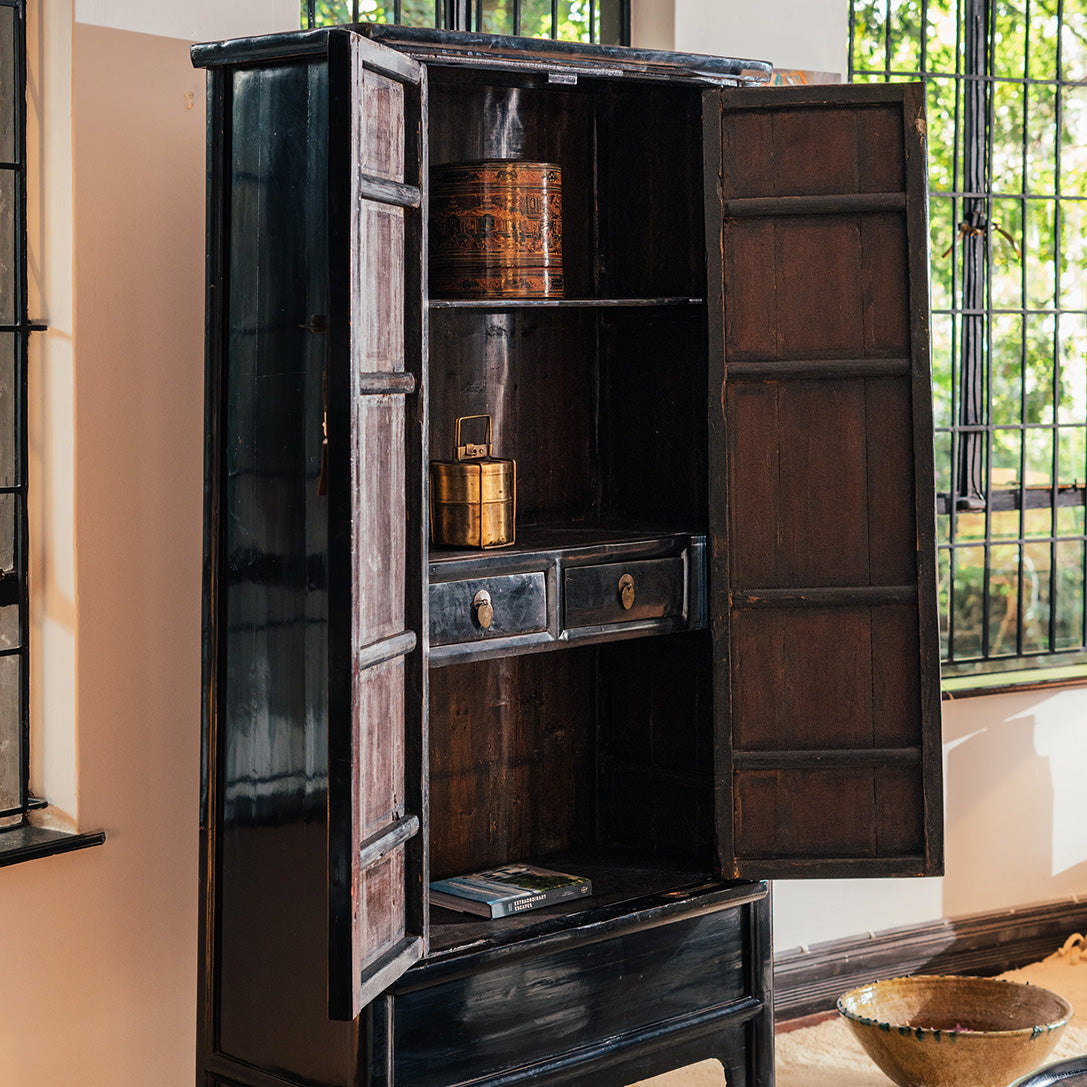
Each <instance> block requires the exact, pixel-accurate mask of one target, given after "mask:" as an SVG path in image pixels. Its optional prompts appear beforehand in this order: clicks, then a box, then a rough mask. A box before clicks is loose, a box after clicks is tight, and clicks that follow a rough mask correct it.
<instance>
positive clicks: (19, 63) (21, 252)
mask: <svg viewBox="0 0 1087 1087" xmlns="http://www.w3.org/2000/svg"><path fill="white" fill-rule="evenodd" d="M25 103H26V10H25V4H24V0H0V829H5V828H10V827H19V826H21V825H22V824H23V823H24V822H25V821H26V816H27V812H28V811H29V810H30V809H31V808H32V807H35V806H40V805H38V804H37V802H36V801H34V799H33V798H32V797H31V796H30V791H29V750H28V749H29V710H28V705H29V699H28V690H27V689H28V681H29V662H28V657H27V626H28V615H27V612H28V601H27V571H26V563H27V507H26V499H27V495H26V467H27V435H26V401H27V392H26V388H27V386H26V356H27V341H28V339H29V337H30V333H31V331H32V330H33V328H34V326H32V325H31V324H30V322H29V321H28V319H27V290H26V283H27V279H26V166H25V158H26V155H25V151H26V120H25V116H24V114H25V110H26V105H25Z"/></svg>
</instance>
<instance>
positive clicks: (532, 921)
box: [430, 850, 722, 957]
mask: <svg viewBox="0 0 1087 1087" xmlns="http://www.w3.org/2000/svg"><path fill="white" fill-rule="evenodd" d="M531 863H533V864H540V865H543V866H544V867H548V868H554V869H556V870H558V871H568V872H576V873H577V874H578V875H582V876H587V877H588V878H589V879H591V880H592V884H593V894H592V896H591V897H590V898H583V899H574V900H572V901H570V902H564V903H562V904H561V905H558V906H550V907H545V908H543V909H538V910H531V911H529V912H528V913H522V914H516V915H514V916H511V917H502V918H498V919H496V920H494V921H490V920H487V919H486V918H482V917H476V916H474V915H473V914H470V913H458V912H456V911H454V910H446V909H442V908H441V907H438V906H433V907H431V911H430V918H431V929H430V947H431V955H432V956H433V957H439V956H441V955H442V953H444V952H449V951H452V950H453V949H456V948H459V947H466V946H468V947H473V948H476V949H479V948H480V947H483V946H489V947H494V946H500V945H502V944H504V943H508V942H510V941H511V940H515V939H523V938H525V937H526V936H528V935H541V934H544V933H547V932H553V931H557V930H560V929H563V928H566V927H569V926H576V925H578V924H580V923H583V922H584V921H585V920H586V919H587V915H590V916H592V915H595V916H596V917H597V918H603V917H604V916H605V915H607V914H608V913H609V912H610V911H611V910H612V909H613V908H614V907H616V906H618V905H620V904H628V903H633V902H639V901H641V902H645V903H646V904H647V905H651V904H654V903H655V902H656V900H657V899H658V898H659V897H660V896H670V897H676V896H677V895H678V894H679V893H681V892H684V891H686V892H690V893H695V892H697V891H699V890H704V889H705V888H706V887H708V886H710V885H712V886H713V887H714V888H716V889H718V890H719V889H720V888H721V886H722V885H721V884H720V883H719V882H716V881H714V880H713V879H712V875H711V873H710V871H709V869H708V867H707V868H706V869H698V868H695V867H694V866H693V864H683V863H669V862H668V861H664V860H659V859H658V860H653V859H650V858H636V857H624V856H621V855H611V856H609V855H607V854H606V853H599V852H596V851H586V850H578V851H569V852H566V853H562V854H558V855H555V856H549V857H537V858H533V859H532V861H531Z"/></svg>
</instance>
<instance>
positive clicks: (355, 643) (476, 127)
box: [194, 26, 941, 1087]
mask: <svg viewBox="0 0 1087 1087" xmlns="http://www.w3.org/2000/svg"><path fill="white" fill-rule="evenodd" d="M194 61H195V63H197V64H198V65H200V66H202V67H206V68H207V69H208V79H209V104H208V126H209V152H208V171H209V182H208V192H209V202H208V224H207V229H208V325H207V327H208V341H207V364H208V382H207V390H208V393H207V419H208V426H207V448H206V464H207V492H206V493H207V505H206V533H207V536H206V538H207V550H206V562H205V641H204V677H205V698H204V738H205V744H204V775H203V790H204V792H203V797H202V824H201V825H202V835H203V839H202V840H203V850H202V882H203V898H202V902H203V912H202V923H201V940H202V946H203V973H202V981H201V1009H202V1012H201V1033H200V1053H199V1061H198V1080H199V1082H200V1083H202V1084H218V1085H233V1087H237V1085H248V1087H264V1085H268V1087H271V1085H272V1084H294V1085H298V1087H302V1085H320V1087H334V1085H335V1087H338V1085H355V1084H381V1085H392V1084H396V1085H409V1084H410V1085H418V1087H424V1085H431V1084H433V1085H434V1087H438V1085H443V1087H444V1085H452V1084H461V1083H468V1082H471V1083H474V1084H490V1085H492V1087H498V1085H499V1084H514V1083H519V1082H523V1081H528V1080H532V1081H533V1082H540V1083H579V1084H601V1085H621V1084H626V1083H630V1082H632V1081H633V1080H636V1079H639V1078H643V1077H646V1076H650V1075H654V1074H657V1073H659V1072H662V1071H665V1070H667V1069H670V1068H674V1067H678V1066H680V1065H683V1064H686V1063H691V1062H694V1061H697V1060H700V1059H703V1058H705V1057H710V1056H713V1057H717V1058H719V1059H720V1060H721V1061H722V1063H723V1064H724V1066H725V1068H726V1072H727V1076H728V1082H729V1084H730V1087H754V1085H756V1084H757V1085H760V1087H770V1085H771V1084H772V1082H773V1055H772V1054H773V1046H772V1006H771V1004H772V1001H771V993H770V906H769V893H768V887H769V885H768V883H767V882H765V881H767V880H769V879H773V878H777V877H789V878H795V877H798V876H804V875H812V876H820V877H822V876H834V875H851V876H864V875H873V876H874V875H920V874H932V873H935V872H937V871H938V870H939V866H940V864H941V812H940V781H939V765H940V736H939V700H938V696H939V670H938V636H937V627H936V619H935V561H934V539H933V495H932V464H931V456H932V453H931V409H930V406H929V384H928V337H927V294H926V286H925V284H926V274H927V241H926V239H927V225H926V200H925V180H924V179H925V164H924V119H923V95H922V94H921V92H920V91H919V90H918V89H917V88H913V87H908V86H881V87H876V86H868V87H836V88H791V89H783V88H767V87H760V86H759V85H758V84H759V83H761V82H765V80H766V78H767V76H768V67H767V66H766V65H765V64H759V63H756V62H747V61H732V60H725V59H720V58H707V57H691V56H680V55H673V54H663V53H652V52H646V51H639V50H624V49H612V48H607V47H589V46H567V45H562V44H558V43H541V42H535V43H533V42H527V41H522V40H516V39H501V38H486V37H478V36H471V35H453V34H441V33H437V32H428V31H408V30H403V29H401V28H393V27H376V26H373V27H369V26H368V27H361V28H357V29H356V30H349V29H337V30H330V31H317V32H310V33H305V34H291V35H280V36H274V37H268V38H260V39H251V40H245V41H237V42H228V43H222V44H217V45H205V46H198V47H196V48H195V49H194ZM494 157H507V158H522V159H528V160H533V161H546V162H556V163H558V164H560V166H561V168H562V176H563V249H564V252H563V259H564V272H565V280H566V290H565V295H564V296H563V297H562V298H552V299H546V300H522V299H513V300H510V299H494V300H490V299H475V300H471V301H458V300H453V299H448V298H431V297H430V296H429V291H428V286H427V271H428V262H427V202H428V170H429V166H430V164H440V163H447V162H463V161H471V160H475V159H480V158H494ZM480 413H486V414H489V415H491V416H492V417H493V419H494V425H495V441H496V446H497V449H498V451H499V452H500V454H501V455H502V456H505V457H513V458H515V459H516V461H517V471H518V496H517V505H518V524H517V542H516V544H515V545H513V546H511V547H508V548H502V549H497V550H490V551H465V550H459V551H457V550H454V551H450V550H443V549H438V548H432V547H431V546H430V545H429V544H428V524H427V513H426V511H427V501H426V499H427V464H428V461H429V460H430V459H431V458H435V459H447V458H448V456H449V453H450V446H451V445H452V435H453V424H454V420H455V418H456V417H457V416H466V415H475V414H480ZM624 585H625V586H626V590H625V592H624V589H623V586H624ZM481 591H486V592H488V593H489V594H490V600H491V602H492V606H493V611H494V616H493V621H492V622H491V623H490V625H484V624H481V623H480V622H479V619H478V615H477V613H476V612H475V611H474V610H473V601H474V600H475V599H476V597H477V594H479V593H480V592H481ZM523 859H533V860H536V861H539V862H542V863H544V864H547V865H549V866H551V867H557V868H560V869H564V870H569V871H577V872H579V873H581V874H584V875H587V876H589V877H590V878H591V879H592V881H593V888H594V893H593V896H592V897H591V898H589V899H585V900H581V901H578V902H577V903H572V904H569V905H566V906H563V907H555V908H550V909H543V910H538V911H533V912H529V913H526V914H522V915H519V916H516V917H511V918H505V919H502V920H500V921H483V920H481V919H478V918H475V917H472V916H471V915H468V914H459V913H453V912H449V911H446V910H442V909H438V908H433V909H431V908H428V905H427V901H426V887H427V884H428V883H429V881H430V880H431V879H436V878H442V877H445V876H449V875H454V874H461V873H465V872H470V871H472V870H475V869H478V868H480V867H485V866H490V865H493V864H497V863H504V862H508V861H514V860H523Z"/></svg>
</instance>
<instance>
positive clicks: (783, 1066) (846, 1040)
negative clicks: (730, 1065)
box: [632, 933, 1087, 1087]
mask: <svg viewBox="0 0 1087 1087" xmlns="http://www.w3.org/2000/svg"><path fill="white" fill-rule="evenodd" d="M1000 976H1001V977H1002V978H1007V979H1008V980H1010V981H1025V982H1029V983H1030V984H1031V985H1040V986H1042V988H1044V989H1051V990H1052V991H1053V992H1055V993H1059V994H1060V995H1061V996H1063V997H1064V998H1065V999H1066V1000H1067V1001H1069V1003H1071V1005H1072V1007H1073V1008H1074V1009H1076V1011H1077V1012H1079V1013H1081V1014H1077V1015H1075V1016H1074V1017H1073V1019H1072V1021H1071V1022H1070V1023H1069V1024H1068V1026H1067V1027H1065V1030H1064V1034H1063V1035H1061V1038H1060V1041H1059V1042H1058V1043H1057V1045H1056V1047H1055V1048H1054V1050H1053V1052H1052V1054H1051V1055H1050V1056H1049V1057H1048V1058H1047V1059H1046V1063H1047V1064H1048V1063H1049V1062H1050V1061H1057V1060H1062V1059H1064V1058H1065V1057H1076V1056H1080V1055H1081V1054H1087V937H1084V936H1081V935H1079V934H1078V933H1077V934H1076V935H1074V936H1070V937H1069V938H1068V940H1067V941H1066V942H1065V944H1064V946H1063V947H1062V948H1060V950H1058V951H1055V952H1054V953H1053V954H1052V955H1050V956H1049V957H1048V958H1046V959H1043V960H1042V961H1041V962H1036V963H1031V965H1030V966H1025V967H1023V969H1022V970H1009V971H1008V972H1007V973H1006V974H1001V975H1000ZM775 1048H776V1050H777V1060H776V1065H777V1087H887V1085H888V1084H889V1083H890V1082H891V1081H890V1080H889V1079H888V1078H887V1077H886V1076H885V1075H884V1074H883V1073H882V1072H881V1071H880V1070H879V1069H878V1068H876V1066H875V1065H874V1064H873V1063H872V1062H871V1060H870V1059H869V1058H868V1055H867V1054H866V1053H865V1052H864V1050H863V1049H861V1047H860V1044H859V1043H858V1042H857V1041H855V1040H854V1038H853V1035H852V1034H851V1033H850V1031H849V1028H848V1027H847V1026H846V1025H845V1023H844V1022H842V1020H841V1019H840V1018H838V1017H837V1016H835V1017H834V1018H832V1019H828V1020H826V1021H825V1022H822V1023H818V1024H816V1025H815V1026H811V1027H801V1028H800V1029H798V1030H791V1031H787V1032H785V1033H783V1034H779V1035H778V1036H777V1039H776V1043H775ZM724 1084H725V1074H724V1071H723V1070H722V1068H721V1065H720V1064H719V1063H718V1062H717V1061H702V1062H701V1063H700V1064H693V1065H690V1066H689V1067H687V1068H680V1069H678V1070H676V1071H675V1072H668V1073H667V1074H665V1075H663V1076H655V1077H654V1078H653V1079H646V1080H641V1081H639V1082H638V1083H637V1084H633V1085H632V1087H723V1085H724Z"/></svg>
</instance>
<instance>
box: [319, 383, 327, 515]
mask: <svg viewBox="0 0 1087 1087" xmlns="http://www.w3.org/2000/svg"><path fill="white" fill-rule="evenodd" d="M327 494H328V371H327V370H322V371H321V474H320V475H319V476H318V477H317V496H318V498H324V497H325V495H327Z"/></svg>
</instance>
